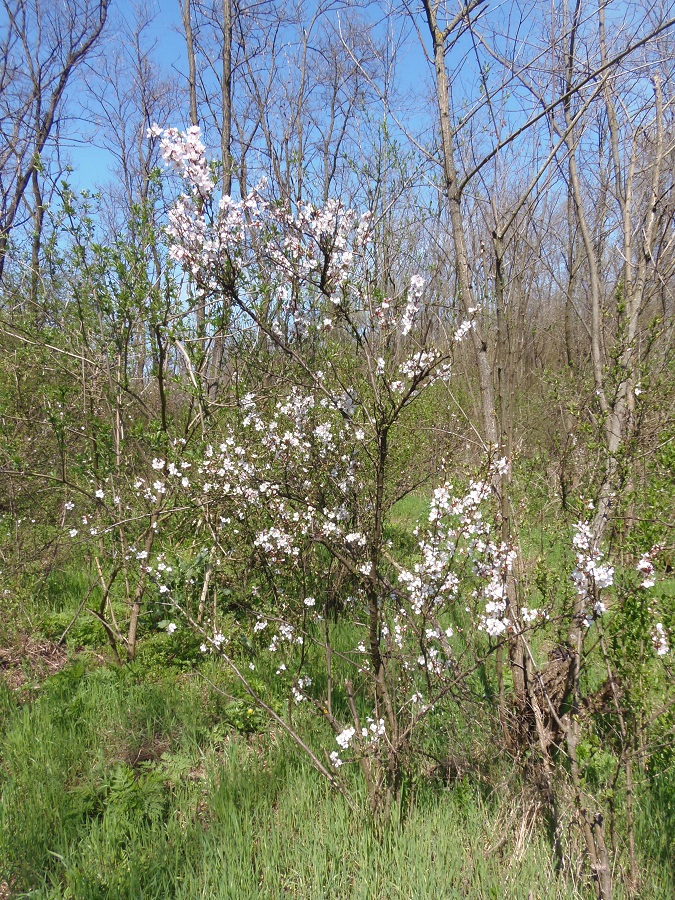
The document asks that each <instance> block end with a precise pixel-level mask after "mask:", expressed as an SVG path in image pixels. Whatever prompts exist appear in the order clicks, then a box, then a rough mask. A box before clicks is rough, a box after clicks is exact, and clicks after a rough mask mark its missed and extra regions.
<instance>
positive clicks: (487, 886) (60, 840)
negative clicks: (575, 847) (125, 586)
mask: <svg viewBox="0 0 675 900" xmlns="http://www.w3.org/2000/svg"><path fill="white" fill-rule="evenodd" d="M3 697H4V707H3V708H4V710H5V712H6V713H7V716H8V719H7V721H6V728H5V731H4V736H3V737H2V739H1V744H0V754H1V756H2V774H1V776H0V790H1V792H2V802H1V803H0V883H1V882H2V880H3V879H4V880H5V881H7V882H8V883H10V884H11V885H12V886H13V888H14V890H15V892H16V894H17V895H18V896H30V897H35V898H38V897H40V898H64V900H65V898H77V900H88V898H103V897H110V898H126V897H128V898H141V897H143V898H167V897H177V898H178V897H180V898H196V897H208V898H238V900H240V898H246V897H269V898H276V897H280V898H281V897H299V898H313V897H354V898H379V897H383V898H384V897H386V898H403V897H411V898H412V897H414V898H425V897H429V898H431V897H449V898H451V897H458V898H459V897H467V898H469V897H475V898H477V900H478V898H490V897H495V898H497V897H499V898H501V897H513V898H520V897H522V898H527V897H528V896H529V892H530V890H533V891H534V894H533V896H536V897H541V898H548V897H551V898H553V897H567V896H574V895H573V894H572V893H571V892H570V891H569V889H568V888H567V887H566V886H564V885H559V884H557V883H556V881H555V879H553V880H551V879H552V875H551V862H550V851H549V848H548V845H547V843H546V841H545V839H544V838H543V836H542V835H541V834H538V833H537V831H536V829H535V831H534V833H533V835H530V837H529V839H528V840H527V841H523V840H521V839H520V838H519V837H518V833H517V829H516V830H515V831H514V833H509V831H508V829H505V827H504V826H505V819H504V817H503V816H501V815H500V814H499V809H498V804H496V801H495V800H493V801H490V802H488V801H485V800H482V799H481V796H480V793H479V792H478V791H477V790H476V789H475V787H472V786H471V785H470V784H469V783H468V782H464V783H461V784H459V785H458V786H457V787H456V788H455V789H454V790H447V789H441V788H440V787H436V788H433V787H426V788H423V789H420V793H419V794H418V796H417V798H416V803H415V805H414V806H413V808H412V812H411V814H410V816H409V817H408V818H407V821H406V822H405V825H404V827H402V828H401V827H399V826H392V827H391V828H390V829H389V830H387V831H386V832H385V833H384V835H381V836H380V837H379V838H378V835H377V834H376V833H375V831H374V830H373V828H372V827H371V824H370V822H369V819H368V817H367V815H366V814H365V812H364V808H363V799H364V798H363V797H362V796H361V794H360V791H359V787H358V779H357V776H356V774H355V776H354V778H355V798H356V809H355V810H352V809H350V808H349V806H348V805H347V803H346V802H345V801H344V799H343V798H341V797H340V796H338V795H335V794H333V793H331V792H330V789H329V788H328V787H327V785H326V784H325V783H324V782H323V781H322V780H321V779H320V778H319V777H318V776H317V775H316V774H315V773H314V772H313V771H312V770H311V769H309V768H308V767H307V765H306V764H305V762H304V761H303V760H301V759H299V758H298V757H297V755H296V753H295V752H294V750H293V748H292V747H290V746H289V745H288V743H287V742H286V741H285V740H282V739H280V738H278V737H277V736H275V735H274V734H270V733H269V732H268V733H267V734H259V735H254V736H252V737H251V738H250V739H248V740H247V739H246V738H244V737H242V736H239V735H237V734H236V733H235V732H233V731H232V730H230V729H227V728H224V727H223V726H222V724H221V723H220V721H219V715H218V709H217V707H216V706H214V704H213V700H212V698H210V697H208V696H205V694H204V686H203V683H202V682H201V681H197V680H191V679H188V678H186V679H184V681H183V682H182V683H181V684H178V683H177V682H176V681H175V680H173V681H169V680H167V681H159V682H156V683H154V684H148V683H139V682H138V681H137V680H136V679H135V678H134V677H133V673H131V672H129V671H118V670H115V669H111V668H98V669H90V670H87V669H86V668H85V667H84V665H82V664H78V663H76V664H75V665H74V666H71V667H70V668H69V669H67V670H65V671H64V672H62V673H60V674H59V675H57V676H55V677H53V678H51V679H49V680H48V681H47V682H46V683H45V685H44V688H43V690H42V693H41V695H40V696H39V698H38V699H37V700H36V701H35V702H34V703H33V704H32V705H31V706H28V705H24V706H18V705H17V704H15V703H14V702H13V701H12V700H11V698H9V697H8V696H7V695H6V694H5V695H3ZM496 823H500V824H496ZM502 837H504V838H505V842H504V843H503V844H502V845H500V840H501V839H502ZM498 845H500V846H499V848H498V849H497V850H494V851H493V852H490V848H494V847H497V846H498Z"/></svg>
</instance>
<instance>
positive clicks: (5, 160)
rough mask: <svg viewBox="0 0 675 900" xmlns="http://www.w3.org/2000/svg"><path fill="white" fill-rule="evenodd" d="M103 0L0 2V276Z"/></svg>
mask: <svg viewBox="0 0 675 900" xmlns="http://www.w3.org/2000/svg"><path fill="white" fill-rule="evenodd" d="M108 4H109V0H77V2H74V3H70V4H68V5H64V4H56V5H54V4H51V3H47V2H42V0H13V2H12V0H3V9H4V14H5V17H6V24H5V33H4V36H3V38H2V47H1V50H2V52H1V54H0V55H1V57H2V62H1V63H0V135H1V138H0V140H1V143H0V277H2V274H3V271H4V267H5V261H6V258H7V249H8V242H9V236H10V233H11V230H12V228H13V226H14V225H15V224H16V222H17V218H18V216H19V212H20V209H21V205H22V202H23V200H24V195H25V193H26V190H27V188H28V185H29V184H30V182H31V179H32V177H33V174H34V173H36V172H38V171H39V169H40V166H41V165H43V164H44V160H43V159H42V157H43V155H44V154H45V152H46V150H47V149H48V147H49V141H50V138H51V137H52V135H53V133H54V128H55V126H56V123H57V121H58V119H59V116H60V115H61V113H62V110H63V103H64V99H65V94H66V88H67V86H68V84H69V82H70V81H71V80H72V78H73V75H74V73H75V72H76V70H77V68H78V67H79V66H80V64H81V63H82V61H83V60H84V59H85V57H86V56H87V54H88V53H90V51H91V50H92V48H93V47H94V46H95V44H96V42H97V41H98V39H99V37H100V35H101V32H102V30H103V27H104V25H105V21H106V17H107V14H108Z"/></svg>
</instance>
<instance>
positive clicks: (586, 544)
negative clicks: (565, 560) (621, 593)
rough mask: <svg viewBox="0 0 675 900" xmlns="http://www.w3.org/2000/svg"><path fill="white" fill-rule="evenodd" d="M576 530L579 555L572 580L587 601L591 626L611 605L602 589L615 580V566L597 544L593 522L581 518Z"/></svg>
mask: <svg viewBox="0 0 675 900" xmlns="http://www.w3.org/2000/svg"><path fill="white" fill-rule="evenodd" d="M574 532H575V533H574V537H573V539H572V543H573V545H574V548H575V550H576V555H577V559H576V567H575V569H574V571H573V572H572V580H573V581H574V583H575V585H576V589H577V594H578V595H579V598H580V599H581V601H582V604H583V605H584V619H583V622H584V624H585V625H586V627H588V626H590V625H591V624H592V622H593V619H594V618H595V617H596V616H601V615H602V614H603V613H604V612H605V611H606V609H607V607H606V605H605V603H604V602H603V601H602V600H601V599H600V591H602V590H604V589H605V588H608V587H611V586H612V585H613V584H614V568H613V566H609V565H607V564H606V563H604V562H603V561H602V560H603V554H602V552H601V551H600V550H599V549H598V548H597V547H596V546H595V543H594V540H593V533H592V531H591V527H590V525H588V524H587V523H585V522H578V523H577V524H576V525H575V526H574Z"/></svg>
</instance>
